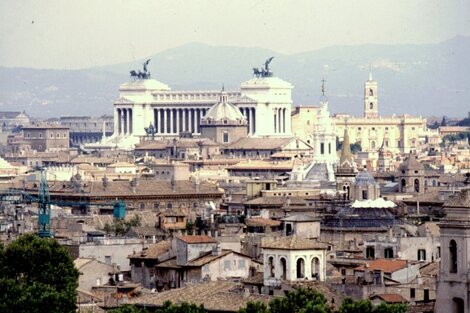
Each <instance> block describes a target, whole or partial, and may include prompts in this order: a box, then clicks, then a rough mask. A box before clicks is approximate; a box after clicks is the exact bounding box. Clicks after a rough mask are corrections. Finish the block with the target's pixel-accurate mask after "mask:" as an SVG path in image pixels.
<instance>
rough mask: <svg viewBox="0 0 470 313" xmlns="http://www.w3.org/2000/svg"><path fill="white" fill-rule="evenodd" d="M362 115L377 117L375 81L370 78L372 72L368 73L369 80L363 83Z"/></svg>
mask: <svg viewBox="0 0 470 313" xmlns="http://www.w3.org/2000/svg"><path fill="white" fill-rule="evenodd" d="M364 117H365V118H377V117H379V111H378V108H377V82H376V81H375V80H372V73H370V74H369V80H368V81H366V83H365V84H364Z"/></svg>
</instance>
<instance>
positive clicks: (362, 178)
mask: <svg viewBox="0 0 470 313" xmlns="http://www.w3.org/2000/svg"><path fill="white" fill-rule="evenodd" d="M354 183H355V184H356V185H358V186H369V185H375V184H376V182H375V179H374V177H372V175H371V174H370V173H369V172H368V171H366V170H363V171H362V172H360V173H359V174H357V176H356V179H355V180H354Z"/></svg>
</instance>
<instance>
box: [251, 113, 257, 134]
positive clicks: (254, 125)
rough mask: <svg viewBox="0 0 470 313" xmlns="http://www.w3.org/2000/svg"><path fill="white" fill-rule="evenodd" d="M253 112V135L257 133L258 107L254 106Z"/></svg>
mask: <svg viewBox="0 0 470 313" xmlns="http://www.w3.org/2000/svg"><path fill="white" fill-rule="evenodd" d="M251 110H252V111H251V113H252V116H253V118H252V120H253V132H252V135H253V134H255V133H256V109H255V108H252V109H251Z"/></svg>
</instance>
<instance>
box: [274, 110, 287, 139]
mask: <svg viewBox="0 0 470 313" xmlns="http://www.w3.org/2000/svg"><path fill="white" fill-rule="evenodd" d="M286 111H287V109H286V108H274V109H273V118H274V133H275V134H281V133H285V132H286ZM288 118H290V116H289V117H288Z"/></svg>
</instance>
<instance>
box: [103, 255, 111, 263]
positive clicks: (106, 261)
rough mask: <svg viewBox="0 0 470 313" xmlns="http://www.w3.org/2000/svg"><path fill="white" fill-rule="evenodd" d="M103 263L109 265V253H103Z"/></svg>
mask: <svg viewBox="0 0 470 313" xmlns="http://www.w3.org/2000/svg"><path fill="white" fill-rule="evenodd" d="M104 263H106V264H108V265H111V256H110V255H105V256H104Z"/></svg>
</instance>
